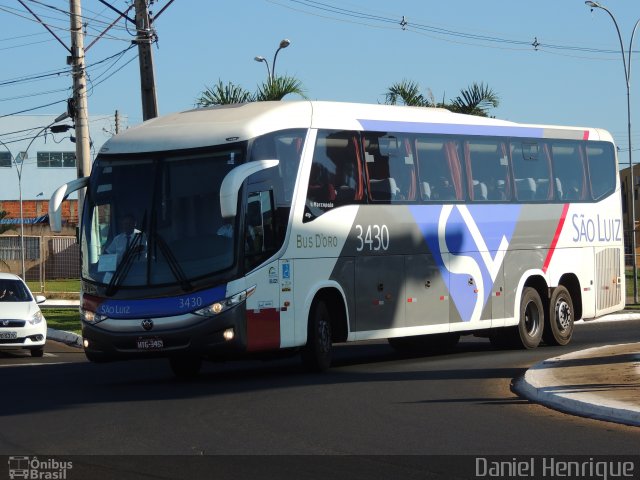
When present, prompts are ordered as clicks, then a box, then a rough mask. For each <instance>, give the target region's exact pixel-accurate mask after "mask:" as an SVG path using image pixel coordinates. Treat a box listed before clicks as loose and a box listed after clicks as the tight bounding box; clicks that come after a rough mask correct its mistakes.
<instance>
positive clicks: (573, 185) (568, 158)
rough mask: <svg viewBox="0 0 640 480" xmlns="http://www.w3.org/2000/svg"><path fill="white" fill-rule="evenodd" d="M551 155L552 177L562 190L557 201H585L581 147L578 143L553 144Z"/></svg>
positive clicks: (583, 154) (585, 178)
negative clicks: (560, 196)
mask: <svg viewBox="0 0 640 480" xmlns="http://www.w3.org/2000/svg"><path fill="white" fill-rule="evenodd" d="M551 154H552V162H553V175H554V177H555V178H556V179H557V180H556V182H557V184H559V185H561V188H562V198H558V200H564V201H575V200H578V201H579V200H586V199H587V191H588V188H587V176H586V174H585V168H584V167H585V157H586V153H585V151H584V148H583V146H582V145H580V143H579V142H571V141H569V142H559V141H558V142H553V144H552V146H551Z"/></svg>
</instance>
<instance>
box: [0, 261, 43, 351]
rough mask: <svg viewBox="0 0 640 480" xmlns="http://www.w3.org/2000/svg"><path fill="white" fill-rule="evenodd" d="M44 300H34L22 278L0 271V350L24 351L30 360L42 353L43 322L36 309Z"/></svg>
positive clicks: (39, 297) (40, 297)
mask: <svg viewBox="0 0 640 480" xmlns="http://www.w3.org/2000/svg"><path fill="white" fill-rule="evenodd" d="M45 300H46V298H45V297H43V296H42V295H37V296H36V297H35V298H34V297H33V295H31V292H30V291H29V288H28V287H27V285H26V284H25V283H24V282H23V281H22V279H21V278H20V277H19V276H17V275H14V274H13V273H1V272H0V350H16V349H22V348H24V349H27V350H30V351H31V356H32V357H41V356H42V355H43V354H44V344H45V341H46V340H47V321H46V319H45V318H44V315H42V312H41V311H40V307H38V304H39V303H42V302H44V301H45Z"/></svg>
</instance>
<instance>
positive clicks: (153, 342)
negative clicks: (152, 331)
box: [137, 337, 164, 350]
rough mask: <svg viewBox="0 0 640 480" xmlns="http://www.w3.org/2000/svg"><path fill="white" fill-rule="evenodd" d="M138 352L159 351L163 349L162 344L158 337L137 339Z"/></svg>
mask: <svg viewBox="0 0 640 480" xmlns="http://www.w3.org/2000/svg"><path fill="white" fill-rule="evenodd" d="M137 343H138V350H160V349H162V348H164V342H163V341H162V339H161V338H158V337H139V338H138V342H137Z"/></svg>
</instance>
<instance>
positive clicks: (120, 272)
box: [105, 232, 142, 297]
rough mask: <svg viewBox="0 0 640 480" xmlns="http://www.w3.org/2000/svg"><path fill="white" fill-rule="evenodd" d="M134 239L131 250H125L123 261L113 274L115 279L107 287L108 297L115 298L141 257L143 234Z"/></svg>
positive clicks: (130, 246)
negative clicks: (135, 260) (136, 261)
mask: <svg viewBox="0 0 640 480" xmlns="http://www.w3.org/2000/svg"><path fill="white" fill-rule="evenodd" d="M133 237H134V238H133V241H132V242H131V245H129V248H127V249H126V250H125V252H124V254H123V256H122V260H121V261H120V263H119V264H118V266H117V267H116V271H115V272H113V277H111V280H110V281H109V285H107V290H106V292H105V293H106V295H107V296H108V297H111V296H113V295H114V294H115V293H116V292H117V291H118V289H119V288H120V285H121V284H122V281H123V280H124V279H125V278H126V277H127V274H128V273H129V270H130V269H131V265H132V264H133V259H134V258H135V257H136V256H139V255H140V250H141V249H140V248H139V245H140V243H141V242H142V232H140V233H138V234H136V235H134V236H133Z"/></svg>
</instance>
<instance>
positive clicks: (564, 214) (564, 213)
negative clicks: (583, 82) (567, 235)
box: [542, 132, 588, 273]
mask: <svg viewBox="0 0 640 480" xmlns="http://www.w3.org/2000/svg"><path fill="white" fill-rule="evenodd" d="M587 133H588V132H587ZM568 211H569V204H568V203H565V204H564V207H563V208H562V215H560V221H559V222H558V227H557V228H556V233H555V235H554V236H553V241H552V242H551V246H550V247H549V252H547V258H545V260H544V265H543V266H542V271H543V272H544V273H547V269H548V268H549V264H550V263H551V257H553V252H554V251H555V249H556V245H557V243H558V239H559V238H560V234H561V233H562V227H563V226H564V221H565V220H566V219H567V212H568Z"/></svg>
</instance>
